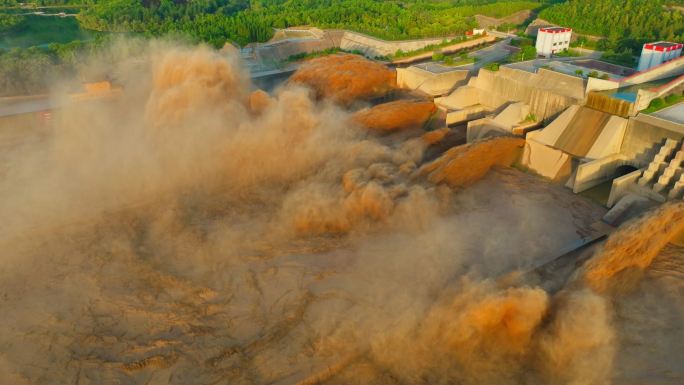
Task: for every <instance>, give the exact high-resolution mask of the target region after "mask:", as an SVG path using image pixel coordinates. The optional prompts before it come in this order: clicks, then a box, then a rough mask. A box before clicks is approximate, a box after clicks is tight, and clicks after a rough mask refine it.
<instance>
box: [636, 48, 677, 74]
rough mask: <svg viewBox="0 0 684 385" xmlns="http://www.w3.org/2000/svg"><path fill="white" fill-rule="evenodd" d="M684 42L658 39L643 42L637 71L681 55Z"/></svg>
mask: <svg viewBox="0 0 684 385" xmlns="http://www.w3.org/2000/svg"><path fill="white" fill-rule="evenodd" d="M682 46H684V44H678V43H670V42H667V41H659V42H656V43H648V44H644V48H643V50H641V57H640V58H639V67H638V68H637V69H638V70H639V71H646V70H647V69H649V68H653V67H655V66H658V65H661V64H663V63H665V62H667V61H670V60H674V59H676V58H678V57H680V56H681V55H682Z"/></svg>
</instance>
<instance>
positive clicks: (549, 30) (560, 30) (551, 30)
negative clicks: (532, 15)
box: [539, 27, 572, 33]
mask: <svg viewBox="0 0 684 385" xmlns="http://www.w3.org/2000/svg"><path fill="white" fill-rule="evenodd" d="M539 32H546V33H563V32H572V28H563V27H549V28H539Z"/></svg>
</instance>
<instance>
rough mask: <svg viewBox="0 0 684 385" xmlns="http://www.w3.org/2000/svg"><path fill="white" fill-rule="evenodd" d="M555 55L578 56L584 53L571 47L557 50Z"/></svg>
mask: <svg viewBox="0 0 684 385" xmlns="http://www.w3.org/2000/svg"><path fill="white" fill-rule="evenodd" d="M554 56H557V57H578V56H582V54H581V53H579V52H577V51H575V50H574V49H569V50H567V51H561V52H557V53H555V54H554Z"/></svg>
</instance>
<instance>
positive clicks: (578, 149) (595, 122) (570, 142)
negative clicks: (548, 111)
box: [556, 107, 611, 158]
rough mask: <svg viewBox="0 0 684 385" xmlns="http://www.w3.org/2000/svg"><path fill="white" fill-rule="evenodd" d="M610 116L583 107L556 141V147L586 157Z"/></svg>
mask: <svg viewBox="0 0 684 385" xmlns="http://www.w3.org/2000/svg"><path fill="white" fill-rule="evenodd" d="M610 116H611V115H610V114H607V113H605V112H601V111H597V110H594V109H591V108H586V107H581V108H580V109H579V110H578V111H577V113H576V114H575V116H574V117H573V118H572V120H571V121H570V124H568V127H567V128H566V129H565V130H563V132H562V133H561V135H560V137H559V138H558V140H557V141H556V147H558V148H560V149H562V150H563V151H565V152H567V153H569V154H571V155H574V156H576V157H580V158H584V157H586V155H587V153H589V150H590V149H591V147H592V146H593V145H594V142H595V141H596V139H597V138H598V137H599V135H600V134H601V131H603V128H604V127H605V125H606V123H607V122H608V119H610Z"/></svg>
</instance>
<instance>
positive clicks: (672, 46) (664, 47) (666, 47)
mask: <svg viewBox="0 0 684 385" xmlns="http://www.w3.org/2000/svg"><path fill="white" fill-rule="evenodd" d="M682 47H684V44H677V43H668V42H664V41H661V42H657V43H649V44H644V49H648V50H651V51H658V52H670V51H676V50H678V49H682Z"/></svg>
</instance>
